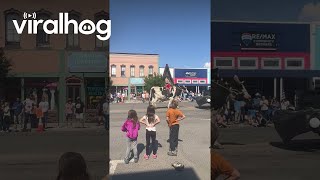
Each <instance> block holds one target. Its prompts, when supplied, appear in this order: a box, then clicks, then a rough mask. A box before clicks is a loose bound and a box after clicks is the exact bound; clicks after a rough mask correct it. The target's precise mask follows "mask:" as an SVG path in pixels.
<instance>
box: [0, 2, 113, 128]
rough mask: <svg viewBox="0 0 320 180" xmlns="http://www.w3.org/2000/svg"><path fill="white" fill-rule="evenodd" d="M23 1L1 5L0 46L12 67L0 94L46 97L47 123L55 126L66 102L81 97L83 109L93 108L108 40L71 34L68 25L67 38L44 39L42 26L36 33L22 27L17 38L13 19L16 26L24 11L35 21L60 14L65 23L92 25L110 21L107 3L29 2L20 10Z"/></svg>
mask: <svg viewBox="0 0 320 180" xmlns="http://www.w3.org/2000/svg"><path fill="white" fill-rule="evenodd" d="M25 3H26V1H23V0H16V1H9V2H8V3H1V6H0V47H3V48H4V49H5V54H6V56H7V57H8V58H9V59H10V60H11V62H12V65H13V69H12V71H11V72H10V81H9V84H8V85H7V86H6V88H5V89H4V90H2V93H1V94H0V96H1V95H2V96H3V98H6V99H7V100H9V101H11V100H13V99H15V98H16V97H21V99H25V97H26V96H28V95H29V94H31V93H34V94H36V95H37V97H38V99H37V100H38V102H39V100H40V98H41V96H42V94H43V93H45V94H47V95H48V96H49V103H50V106H51V107H50V109H51V111H50V113H51V117H55V118H52V120H58V119H59V121H60V122H62V121H63V120H64V104H65V102H66V99H67V98H71V99H73V100H75V99H76V97H81V99H82V100H83V101H84V103H85V105H86V108H87V109H95V105H96V103H97V101H98V100H99V98H101V97H102V95H103V94H104V93H105V87H106V86H105V79H106V69H107V68H106V67H107V65H106V62H107V61H106V60H107V58H108V53H109V52H108V50H109V45H108V43H109V42H108V41H101V40H99V39H97V37H96V36H95V34H92V35H80V34H73V33H72V32H73V31H72V30H73V26H72V25H71V26H69V34H68V35H48V34H46V33H45V32H44V31H43V29H42V26H38V33H37V34H36V35H30V34H27V27H25V30H24V32H23V33H22V34H21V35H19V34H18V33H17V32H16V30H15V28H14V26H13V23H12V20H13V19H15V20H18V22H19V24H20V23H21V21H22V20H23V17H24V16H23V15H24V13H25V12H26V13H30V14H32V13H33V12H35V13H36V19H44V20H47V19H53V20H56V19H58V18H59V13H60V12H68V13H69V19H74V20H76V21H77V22H78V23H80V22H81V21H82V20H84V19H90V20H92V21H93V22H97V21H98V20H100V19H109V14H108V10H109V7H108V6H109V2H108V1H105V0H91V1H76V0H69V1H62V0H57V1H38V0H30V1H28V4H34V5H32V6H31V5H29V6H25ZM61 4H63V5H64V6H61ZM102 4H103V6H102ZM29 7H32V9H30V8H29ZM88 7H90V8H88ZM26 26H27V25H26ZM70 32H71V33H70ZM101 67H102V68H101ZM88 112H90V110H89V111H88ZM89 114H90V113H89ZM57 116H58V117H59V118H57ZM87 117H88V118H89V117H90V115H89V116H87Z"/></svg>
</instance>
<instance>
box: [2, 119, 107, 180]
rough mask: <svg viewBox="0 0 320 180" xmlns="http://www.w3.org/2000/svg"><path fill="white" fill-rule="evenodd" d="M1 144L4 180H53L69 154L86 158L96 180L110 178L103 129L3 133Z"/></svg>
mask: <svg viewBox="0 0 320 180" xmlns="http://www.w3.org/2000/svg"><path fill="white" fill-rule="evenodd" d="M93 126H94V125H93ZM0 143H1V145H0V179H1V180H2V179H3V180H54V179H55V178H56V176H57V172H58V160H59V157H60V156H61V155H62V154H63V153H64V152H68V151H75V152H79V153H81V154H82V155H83V156H84V158H85V160H86V161H87V166H88V170H89V173H90V174H91V176H92V177H93V179H94V180H96V179H99V180H101V179H102V177H104V176H105V175H106V174H107V170H108V167H107V153H108V152H107V145H108V138H107V132H106V130H105V129H103V127H91V128H85V129H82V128H79V129H76V128H75V129H66V128H60V129H49V130H48V131H47V132H43V133H38V132H31V133H27V132H24V133H22V132H19V133H13V132H12V133H9V134H6V133H0Z"/></svg>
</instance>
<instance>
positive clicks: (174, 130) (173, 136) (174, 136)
mask: <svg viewBox="0 0 320 180" xmlns="http://www.w3.org/2000/svg"><path fill="white" fill-rule="evenodd" d="M178 105H179V104H178V101H176V100H173V101H172V104H171V107H170V108H169V109H168V111H167V123H168V125H169V128H170V137H169V142H170V150H169V152H168V155H169V156H177V147H178V136H179V121H182V120H183V119H185V118H186V116H185V115H184V114H183V113H182V112H181V111H180V110H178V109H177V107H178Z"/></svg>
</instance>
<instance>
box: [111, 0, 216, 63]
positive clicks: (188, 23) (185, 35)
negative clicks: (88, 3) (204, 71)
mask: <svg viewBox="0 0 320 180" xmlns="http://www.w3.org/2000/svg"><path fill="white" fill-rule="evenodd" d="M210 3H211V2H210V0H201V1H199V0H134V1H133V0H110V19H111V28H112V34H111V38H110V52H122V53H146V54H148V53H150V54H159V55H160V59H159V64H160V67H164V66H165V64H169V66H170V67H178V68H187V67H190V68H200V67H204V65H205V63H206V62H209V61H210V17H211V12H210V9H211V8H210Z"/></svg>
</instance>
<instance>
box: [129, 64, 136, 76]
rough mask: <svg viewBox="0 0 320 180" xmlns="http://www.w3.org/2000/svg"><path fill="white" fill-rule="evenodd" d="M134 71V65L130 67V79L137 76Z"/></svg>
mask: <svg viewBox="0 0 320 180" xmlns="http://www.w3.org/2000/svg"><path fill="white" fill-rule="evenodd" d="M134 69H135V67H134V65H131V66H130V77H134V76H135V72H134V71H135V70H134Z"/></svg>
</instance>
